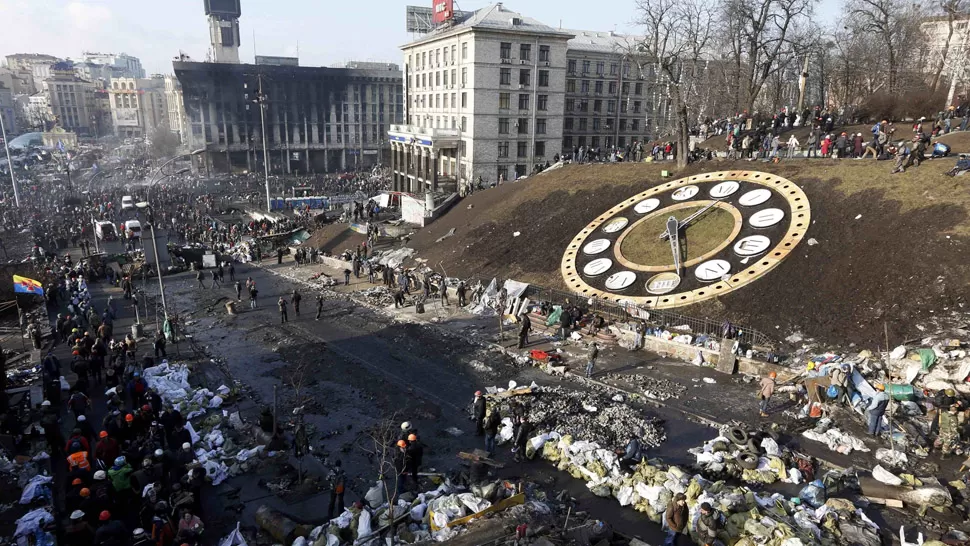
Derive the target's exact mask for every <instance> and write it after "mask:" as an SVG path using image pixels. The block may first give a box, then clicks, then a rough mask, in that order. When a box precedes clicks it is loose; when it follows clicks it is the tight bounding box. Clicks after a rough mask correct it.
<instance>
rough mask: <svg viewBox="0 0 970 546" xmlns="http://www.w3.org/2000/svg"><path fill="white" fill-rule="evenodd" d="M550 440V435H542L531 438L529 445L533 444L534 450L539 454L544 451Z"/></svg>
mask: <svg viewBox="0 0 970 546" xmlns="http://www.w3.org/2000/svg"><path fill="white" fill-rule="evenodd" d="M548 440H549V435H548V434H540V435H538V436H536V437H534V438H530V439H529V443H530V444H532V449H534V450H535V451H537V452H538V451H540V450H542V446H544V445H545V444H546V442H547V441H548Z"/></svg>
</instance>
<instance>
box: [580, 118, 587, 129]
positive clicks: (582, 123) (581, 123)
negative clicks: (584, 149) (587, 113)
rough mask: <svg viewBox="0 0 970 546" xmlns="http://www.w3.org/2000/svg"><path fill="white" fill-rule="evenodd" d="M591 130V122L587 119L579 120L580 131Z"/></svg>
mask: <svg viewBox="0 0 970 546" xmlns="http://www.w3.org/2000/svg"><path fill="white" fill-rule="evenodd" d="M588 128H589V120H588V119H586V118H579V130H580V131H585V130H586V129H588Z"/></svg>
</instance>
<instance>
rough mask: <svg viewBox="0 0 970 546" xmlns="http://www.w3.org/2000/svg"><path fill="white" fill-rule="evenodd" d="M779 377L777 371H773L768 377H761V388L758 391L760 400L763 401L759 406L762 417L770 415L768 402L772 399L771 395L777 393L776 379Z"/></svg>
mask: <svg viewBox="0 0 970 546" xmlns="http://www.w3.org/2000/svg"><path fill="white" fill-rule="evenodd" d="M777 377H778V374H777V373H776V372H771V373H769V374H768V377H763V378H762V379H761V390H760V391H758V400H760V401H761V402H760V404H759V406H758V408H759V410H760V414H761V416H762V417H768V403H769V401H770V400H771V395H773V394H775V379H776V378H777Z"/></svg>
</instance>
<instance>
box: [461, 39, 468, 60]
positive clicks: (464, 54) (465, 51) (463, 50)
mask: <svg viewBox="0 0 970 546" xmlns="http://www.w3.org/2000/svg"><path fill="white" fill-rule="evenodd" d="M467 59H468V42H462V43H461V60H463V61H464V60H467Z"/></svg>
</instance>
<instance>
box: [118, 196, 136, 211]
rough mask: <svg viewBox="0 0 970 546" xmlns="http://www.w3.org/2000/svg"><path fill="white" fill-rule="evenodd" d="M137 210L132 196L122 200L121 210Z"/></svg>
mask: <svg viewBox="0 0 970 546" xmlns="http://www.w3.org/2000/svg"><path fill="white" fill-rule="evenodd" d="M133 208H135V200H134V199H132V198H131V196H130V195H126V196H124V197H122V198H121V210H128V209H133Z"/></svg>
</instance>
